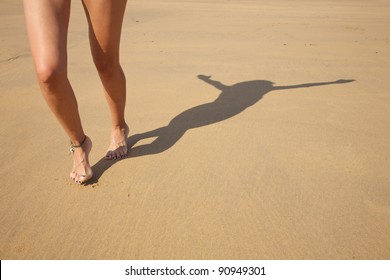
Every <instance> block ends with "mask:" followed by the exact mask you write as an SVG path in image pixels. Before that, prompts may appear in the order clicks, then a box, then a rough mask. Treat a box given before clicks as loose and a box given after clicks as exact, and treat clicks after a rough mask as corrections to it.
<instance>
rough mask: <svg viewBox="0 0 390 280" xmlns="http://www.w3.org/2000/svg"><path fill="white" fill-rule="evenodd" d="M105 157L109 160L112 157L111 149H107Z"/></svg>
mask: <svg viewBox="0 0 390 280" xmlns="http://www.w3.org/2000/svg"><path fill="white" fill-rule="evenodd" d="M105 158H106V159H108V160H111V159H112V158H113V152H112V151H108V152H107V154H106V157H105Z"/></svg>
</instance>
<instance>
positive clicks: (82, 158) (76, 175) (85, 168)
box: [70, 136, 93, 184]
mask: <svg viewBox="0 0 390 280" xmlns="http://www.w3.org/2000/svg"><path fill="white" fill-rule="evenodd" d="M91 149H92V141H91V139H89V137H88V136H86V139H85V141H84V143H83V144H82V145H81V146H80V147H74V149H73V169H72V172H71V173H70V178H71V179H72V180H73V181H74V182H75V183H77V184H83V183H85V182H87V181H88V180H89V179H91V178H92V176H93V173H92V168H91V166H90V164H89V159H88V156H89V152H90V151H91Z"/></svg>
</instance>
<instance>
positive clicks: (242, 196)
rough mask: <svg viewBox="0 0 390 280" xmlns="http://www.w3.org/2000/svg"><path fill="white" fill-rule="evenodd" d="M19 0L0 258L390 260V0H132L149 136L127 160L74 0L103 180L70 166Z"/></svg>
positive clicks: (0, 187)
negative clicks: (79, 180) (112, 154)
mask: <svg viewBox="0 0 390 280" xmlns="http://www.w3.org/2000/svg"><path fill="white" fill-rule="evenodd" d="M20 2H21V1H14V0H2V1H1V3H0V16H1V24H0V39H1V44H0V99H1V102H0V114H1V119H0V130H1V138H0V147H1V148H0V158H1V159H2V160H1V162H0V178H1V179H0V259H389V258H390V176H389V166H390V118H389V117H390V111H389V108H390V79H389V74H390V17H389V14H390V3H389V2H388V1H381V0H372V1H366V0H365V1H362V0H357V1H350V0H337V1H336V0H334V1H333V0H324V1H309V0H307V1H306V0H297V1H294V3H292V1H287V0H279V1H275V0H272V1H271V0H264V1H250V0H247V1H239V0H236V1H234V0H204V1H197V0H185V1H183V0H181V1H173V0H152V1H141V0H133V1H129V3H128V6H127V10H126V18H125V23H124V29H123V38H122V46H121V55H122V65H123V68H124V70H125V72H126V76H127V87H128V103H127V108H126V114H127V120H128V122H129V124H130V127H131V137H130V138H129V143H131V144H134V146H133V148H132V150H131V152H130V154H131V156H130V157H128V158H127V159H124V160H121V161H119V162H115V163H111V162H106V161H104V160H102V157H103V156H104V154H105V151H106V148H107V147H108V140H109V132H110V120H109V112H108V108H107V106H106V103H105V100H104V97H103V93H102V87H101V84H100V81H99V79H98V76H97V74H96V71H95V69H94V67H93V63H92V60H91V57H90V53H89V45H88V37H87V23H86V20H85V16H84V12H83V9H82V5H81V3H80V2H79V1H73V2H72V4H73V6H72V16H71V23H70V28H69V77H70V80H71V82H72V85H73V87H74V90H75V92H76V95H77V98H78V101H79V107H80V113H81V116H82V120H83V125H84V128H85V130H86V132H87V133H88V135H89V136H90V137H91V138H92V140H93V141H94V147H93V150H92V153H91V163H92V165H93V170H94V172H95V177H94V179H93V180H92V182H91V183H90V184H89V185H87V186H78V185H75V184H73V183H72V182H70V180H69V179H68V174H69V171H70V169H71V156H70V155H69V152H68V144H69V142H68V138H67V136H66V135H65V133H64V132H63V131H62V129H61V128H60V126H59V124H58V123H57V121H56V120H55V118H54V116H53V115H52V114H51V112H50V111H49V109H48V107H47V106H46V104H45V103H44V101H43V98H42V97H41V96H40V92H39V89H38V86H37V83H36V81H35V75H34V72H33V62H32V58H31V53H30V51H29V46H28V41H27V37H26V31H25V26H24V18H23V10H22V6H21V3H20ZM208 76H211V78H210V77H208ZM339 80H341V81H339ZM343 80H344V81H343ZM352 80H353V81H352Z"/></svg>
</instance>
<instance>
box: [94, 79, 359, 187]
mask: <svg viewBox="0 0 390 280" xmlns="http://www.w3.org/2000/svg"><path fill="white" fill-rule="evenodd" d="M198 78H199V79H200V80H202V81H204V82H205V83H208V84H210V85H212V86H214V87H215V88H216V89H218V90H220V91H221V93H220V94H219V96H218V97H217V99H215V100H214V101H213V102H210V103H205V104H202V105H198V106H195V107H193V108H190V109H188V110H186V111H184V112H182V113H180V114H179V115H177V116H176V117H174V118H173V119H172V120H171V121H170V122H169V124H168V125H167V126H164V127H160V128H157V129H155V130H151V131H147V132H144V133H141V134H136V135H132V136H130V137H129V138H127V145H128V147H132V148H131V149H130V152H129V156H128V157H127V158H132V157H139V156H145V155H153V154H158V153H162V152H164V151H166V150H168V149H169V148H171V147H172V146H173V145H175V143H176V142H177V141H178V140H179V139H180V138H181V137H182V136H183V135H184V134H185V133H186V131H187V130H189V129H192V128H197V127H202V126H206V125H210V124H214V123H217V122H220V121H224V120H226V119H229V118H231V117H234V116H235V115H238V114H239V113H241V112H242V111H244V110H245V109H246V108H248V107H250V106H253V105H254V104H256V103H257V102H258V101H259V100H260V99H261V98H262V97H263V96H264V95H265V94H267V93H269V92H271V91H277V90H286V89H295V88H307V87H315V86H324V85H332V84H344V83H350V82H353V81H354V80H337V81H332V82H321V83H308V84H298V85H289V86H274V83H273V82H270V81H266V80H253V81H245V82H240V83H237V84H234V85H231V86H227V85H224V84H222V83H221V82H219V81H216V80H212V79H211V76H205V75H198ZM147 138H156V139H155V140H154V141H153V142H152V143H150V144H144V145H139V146H135V145H136V143H137V142H138V141H140V140H142V139H147ZM115 162H116V161H107V160H105V159H104V158H102V159H101V160H99V161H98V162H97V163H96V164H95V165H94V166H93V167H92V170H93V172H94V177H93V178H92V179H91V180H90V182H89V183H90V184H93V183H97V182H98V180H99V178H100V177H101V176H102V174H103V173H104V172H105V171H106V170H107V169H109V168H110V167H111V166H112V165H114V164H115Z"/></svg>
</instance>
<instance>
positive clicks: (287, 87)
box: [273, 80, 355, 90]
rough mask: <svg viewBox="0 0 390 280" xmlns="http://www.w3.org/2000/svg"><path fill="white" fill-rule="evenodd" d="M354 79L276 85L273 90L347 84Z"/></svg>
mask: <svg viewBox="0 0 390 280" xmlns="http://www.w3.org/2000/svg"><path fill="white" fill-rule="evenodd" d="M354 81H355V80H337V81H333V82H323V83H307V84H300V85H291V86H276V87H273V90H282V89H294V88H306V87H317V86H325V85H333V84H346V83H351V82H354Z"/></svg>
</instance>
